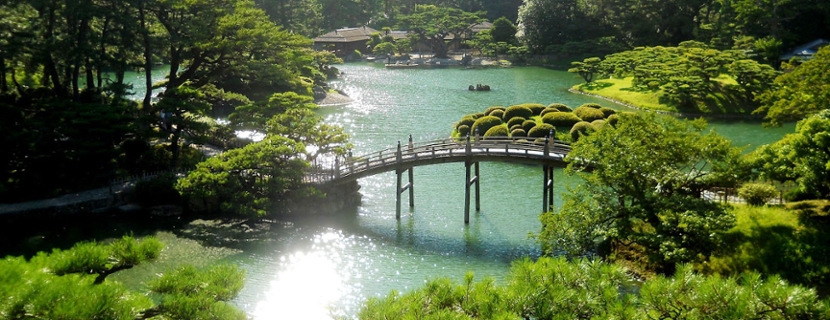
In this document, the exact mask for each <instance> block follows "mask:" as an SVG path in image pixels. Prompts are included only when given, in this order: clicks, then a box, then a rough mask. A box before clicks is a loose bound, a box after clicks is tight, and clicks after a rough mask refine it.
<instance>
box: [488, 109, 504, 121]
mask: <svg viewBox="0 0 830 320" xmlns="http://www.w3.org/2000/svg"><path fill="white" fill-rule="evenodd" d="M490 116H491V117H498V118H499V119H504V111H502V110H493V112H490Z"/></svg>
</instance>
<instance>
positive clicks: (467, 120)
mask: <svg viewBox="0 0 830 320" xmlns="http://www.w3.org/2000/svg"><path fill="white" fill-rule="evenodd" d="M475 122H476V119H473V117H471V116H464V117H463V118H461V120H459V121H458V123H456V124H455V129H456V130H458V127H460V126H467V128H469V127H470V126H472V125H473V123H475Z"/></svg>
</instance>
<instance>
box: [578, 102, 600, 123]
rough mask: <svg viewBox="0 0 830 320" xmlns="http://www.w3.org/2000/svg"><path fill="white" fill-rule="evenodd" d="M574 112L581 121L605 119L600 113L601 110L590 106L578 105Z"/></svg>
mask: <svg viewBox="0 0 830 320" xmlns="http://www.w3.org/2000/svg"><path fill="white" fill-rule="evenodd" d="M574 114H575V115H576V116H577V117H579V118H580V119H582V121H587V122H591V121H594V120H600V119H605V116H604V115H603V114H602V111H599V109H594V108H591V107H585V106H580V107H579V108H576V110H574Z"/></svg>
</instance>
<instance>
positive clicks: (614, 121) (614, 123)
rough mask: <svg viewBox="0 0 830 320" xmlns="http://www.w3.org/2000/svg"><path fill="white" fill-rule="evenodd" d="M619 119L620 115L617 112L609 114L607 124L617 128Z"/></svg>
mask: <svg viewBox="0 0 830 320" xmlns="http://www.w3.org/2000/svg"><path fill="white" fill-rule="evenodd" d="M618 121H620V116H618V115H616V114H612V115H610V116H608V118H607V119H605V124H607V125H610V126H612V127H614V128H616V127H617V122H618Z"/></svg>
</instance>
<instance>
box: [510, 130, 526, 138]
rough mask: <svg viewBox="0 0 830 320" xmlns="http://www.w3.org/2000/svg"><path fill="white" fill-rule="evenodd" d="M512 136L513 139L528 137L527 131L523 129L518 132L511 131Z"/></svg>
mask: <svg viewBox="0 0 830 320" xmlns="http://www.w3.org/2000/svg"><path fill="white" fill-rule="evenodd" d="M510 136H511V137H527V131H525V130H524V129H522V128H519V129H516V130H511V131H510Z"/></svg>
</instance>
